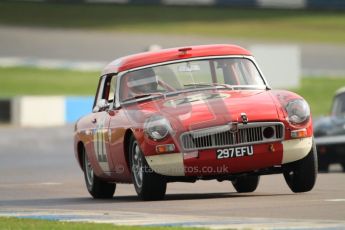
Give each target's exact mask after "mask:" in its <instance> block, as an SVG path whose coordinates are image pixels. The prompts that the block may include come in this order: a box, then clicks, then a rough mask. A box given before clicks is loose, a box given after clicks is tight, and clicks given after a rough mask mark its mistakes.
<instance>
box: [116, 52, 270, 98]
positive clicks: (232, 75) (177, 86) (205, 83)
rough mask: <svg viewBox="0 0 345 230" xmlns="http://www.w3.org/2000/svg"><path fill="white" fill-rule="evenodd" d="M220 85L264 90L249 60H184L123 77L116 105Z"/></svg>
mask: <svg viewBox="0 0 345 230" xmlns="http://www.w3.org/2000/svg"><path fill="white" fill-rule="evenodd" d="M220 84H227V85H230V86H265V82H264V80H263V78H262V77H261V75H260V73H259V71H258V69H257V67H256V66H255V64H254V63H253V62H252V61H251V60H249V59H246V58H210V59H202V60H187V61H181V62H178V63H172V64H164V65H161V66H155V67H150V68H144V69H140V70H136V71H130V72H128V73H126V74H124V75H123V76H122V77H121V83H120V101H123V100H127V99H131V98H135V97H136V96H142V95H146V94H154V93H167V92H173V91H180V90H188V89H195V88H202V87H210V86H216V85H220ZM261 88H262V87H261Z"/></svg>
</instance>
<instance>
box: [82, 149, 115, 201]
mask: <svg viewBox="0 0 345 230" xmlns="http://www.w3.org/2000/svg"><path fill="white" fill-rule="evenodd" d="M83 158H84V159H83V162H84V164H83V165H84V178H85V183H86V188H87V190H88V191H89V193H90V194H91V196H92V197H93V198H95V199H111V198H113V196H114V192H115V188H116V184H115V183H108V182H106V181H103V180H101V179H100V178H99V177H97V176H96V175H95V174H94V172H93V169H92V166H91V163H90V161H89V158H88V156H87V154H86V152H85V149H84V153H83Z"/></svg>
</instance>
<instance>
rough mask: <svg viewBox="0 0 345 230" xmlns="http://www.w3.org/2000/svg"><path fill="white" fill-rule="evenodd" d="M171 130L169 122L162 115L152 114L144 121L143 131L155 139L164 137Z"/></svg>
mask: <svg viewBox="0 0 345 230" xmlns="http://www.w3.org/2000/svg"><path fill="white" fill-rule="evenodd" d="M171 131H172V128H171V126H170V122H169V121H168V120H167V119H166V118H165V117H162V116H152V117H150V118H148V119H147V120H146V121H145V123H144V132H145V133H146V134H147V135H148V136H149V137H150V138H151V139H153V140H155V141H159V140H162V139H164V138H165V137H166V136H168V134H169V133H170V132H171Z"/></svg>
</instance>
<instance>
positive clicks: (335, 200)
mask: <svg viewBox="0 0 345 230" xmlns="http://www.w3.org/2000/svg"><path fill="white" fill-rule="evenodd" d="M325 201H330V202H345V199H328V200H325Z"/></svg>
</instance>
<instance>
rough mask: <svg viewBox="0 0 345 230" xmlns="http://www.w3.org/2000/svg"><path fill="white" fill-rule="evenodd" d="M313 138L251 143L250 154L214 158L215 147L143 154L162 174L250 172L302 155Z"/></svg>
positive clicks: (291, 160)
mask: <svg viewBox="0 0 345 230" xmlns="http://www.w3.org/2000/svg"><path fill="white" fill-rule="evenodd" d="M312 144H313V138H312V137H307V138H300V139H292V140H286V141H280V142H274V143H265V144H257V145H253V148H254V154H253V155H252V156H245V157H238V158H228V159H222V160H219V159H216V154H215V149H208V150H199V151H197V154H194V155H195V156H194V157H191V156H190V154H188V153H167V154H161V155H152V156H146V161H147V163H148V165H149V166H150V167H151V169H152V170H153V171H155V172H156V173H158V174H161V175H165V176H207V175H224V174H234V173H242V172H251V171H255V170H258V169H262V168H268V167H272V166H276V165H282V164H286V163H290V162H294V161H297V160H300V159H302V158H304V157H305V156H306V155H307V154H308V153H309V151H310V150H311V148H312Z"/></svg>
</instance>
